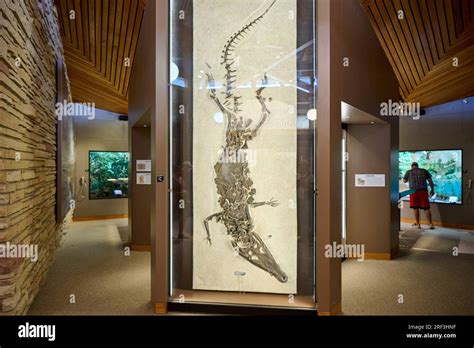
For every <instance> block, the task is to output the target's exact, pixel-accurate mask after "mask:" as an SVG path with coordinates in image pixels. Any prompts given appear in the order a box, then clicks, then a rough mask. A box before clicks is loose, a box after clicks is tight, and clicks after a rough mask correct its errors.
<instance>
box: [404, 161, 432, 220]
mask: <svg viewBox="0 0 474 348" xmlns="http://www.w3.org/2000/svg"><path fill="white" fill-rule="evenodd" d="M403 181H404V182H408V183H409V185H410V189H412V190H416V191H415V192H414V193H413V194H411V195H410V208H412V209H413V212H414V213H415V220H416V222H415V223H414V224H413V226H417V227H418V228H421V225H420V209H422V210H424V211H425V214H426V218H427V219H428V223H429V226H430V229H434V226H433V220H432V217H431V210H430V201H429V197H428V185H427V182H428V183H429V184H430V189H431V192H430V195H431V196H433V195H434V194H435V192H434V184H433V179H432V177H431V174H430V172H429V171H427V170H426V169H422V168H419V166H418V163H416V162H413V163H412V165H411V170H409V171H407V172H406V173H405V176H404V177H403Z"/></svg>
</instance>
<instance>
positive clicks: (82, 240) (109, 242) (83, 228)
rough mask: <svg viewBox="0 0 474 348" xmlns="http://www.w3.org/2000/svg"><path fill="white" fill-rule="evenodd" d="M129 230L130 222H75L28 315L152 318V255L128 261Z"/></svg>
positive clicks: (133, 254) (142, 254)
mask: <svg viewBox="0 0 474 348" xmlns="http://www.w3.org/2000/svg"><path fill="white" fill-rule="evenodd" d="M126 229H127V219H117V220H101V221H87V222H74V223H73V224H72V226H71V229H70V231H69V232H68V234H67V235H66V237H65V240H64V242H63V244H62V246H61V247H60V248H59V249H58V252H57V254H56V259H55V261H54V264H53V265H52V267H51V268H50V270H49V272H48V275H47V278H46V282H45V284H44V285H43V286H42V288H41V290H40V292H39V293H38V296H37V297H36V299H35V301H34V302H33V305H32V306H31V308H30V310H29V312H28V314H30V315H148V314H149V315H151V314H153V309H152V306H151V304H150V272H151V271H150V253H147V252H131V254H130V256H125V255H124V247H123V244H122V241H121V238H120V234H121V233H122V235H123V234H124V232H125V233H126ZM71 294H73V295H75V300H76V301H75V302H76V303H74V304H71V303H70V302H69V299H70V296H71Z"/></svg>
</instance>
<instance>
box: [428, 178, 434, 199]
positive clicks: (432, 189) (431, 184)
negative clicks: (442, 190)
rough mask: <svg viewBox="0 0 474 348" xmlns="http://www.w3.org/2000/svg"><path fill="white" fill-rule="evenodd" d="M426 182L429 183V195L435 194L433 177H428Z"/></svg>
mask: <svg viewBox="0 0 474 348" xmlns="http://www.w3.org/2000/svg"><path fill="white" fill-rule="evenodd" d="M428 183H429V184H430V189H431V195H432V196H434V194H435V189H434V183H433V179H432V178H431V177H429V178H428Z"/></svg>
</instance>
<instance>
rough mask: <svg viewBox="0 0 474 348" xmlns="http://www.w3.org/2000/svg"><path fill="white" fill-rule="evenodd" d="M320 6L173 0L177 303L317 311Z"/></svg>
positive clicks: (301, 0) (173, 292)
mask: <svg viewBox="0 0 474 348" xmlns="http://www.w3.org/2000/svg"><path fill="white" fill-rule="evenodd" d="M315 37H316V2H315V1H313V0H194V1H192V0H188V1H186V0H180V1H178V0H171V1H170V62H169V66H170V81H171V84H170V120H169V122H170V154H169V158H170V178H171V180H170V187H169V189H170V198H169V202H170V203H169V204H170V217H169V218H170V223H169V229H170V237H169V240H170V246H169V248H170V251H169V254H170V261H169V264H170V274H169V285H170V289H169V292H170V293H169V295H170V296H169V301H170V302H180V303H183V302H186V303H206V304H221V305H223V304H225V305H245V306H268V307H285V308H286V307H288V308H301V309H314V308H316V303H315V302H316V301H315V226H316V223H315V209H316V207H315V192H316V190H315V154H316V133H317V132H316V119H317V112H316V100H317V66H316V49H317V47H316V40H315Z"/></svg>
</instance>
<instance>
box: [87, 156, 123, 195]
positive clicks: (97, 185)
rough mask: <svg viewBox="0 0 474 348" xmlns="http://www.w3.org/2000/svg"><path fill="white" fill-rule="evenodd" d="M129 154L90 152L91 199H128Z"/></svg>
mask: <svg viewBox="0 0 474 348" xmlns="http://www.w3.org/2000/svg"><path fill="white" fill-rule="evenodd" d="M128 162H129V156H128V152H118V151H90V152H89V183H90V185H89V199H112V198H127V197H128Z"/></svg>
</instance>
